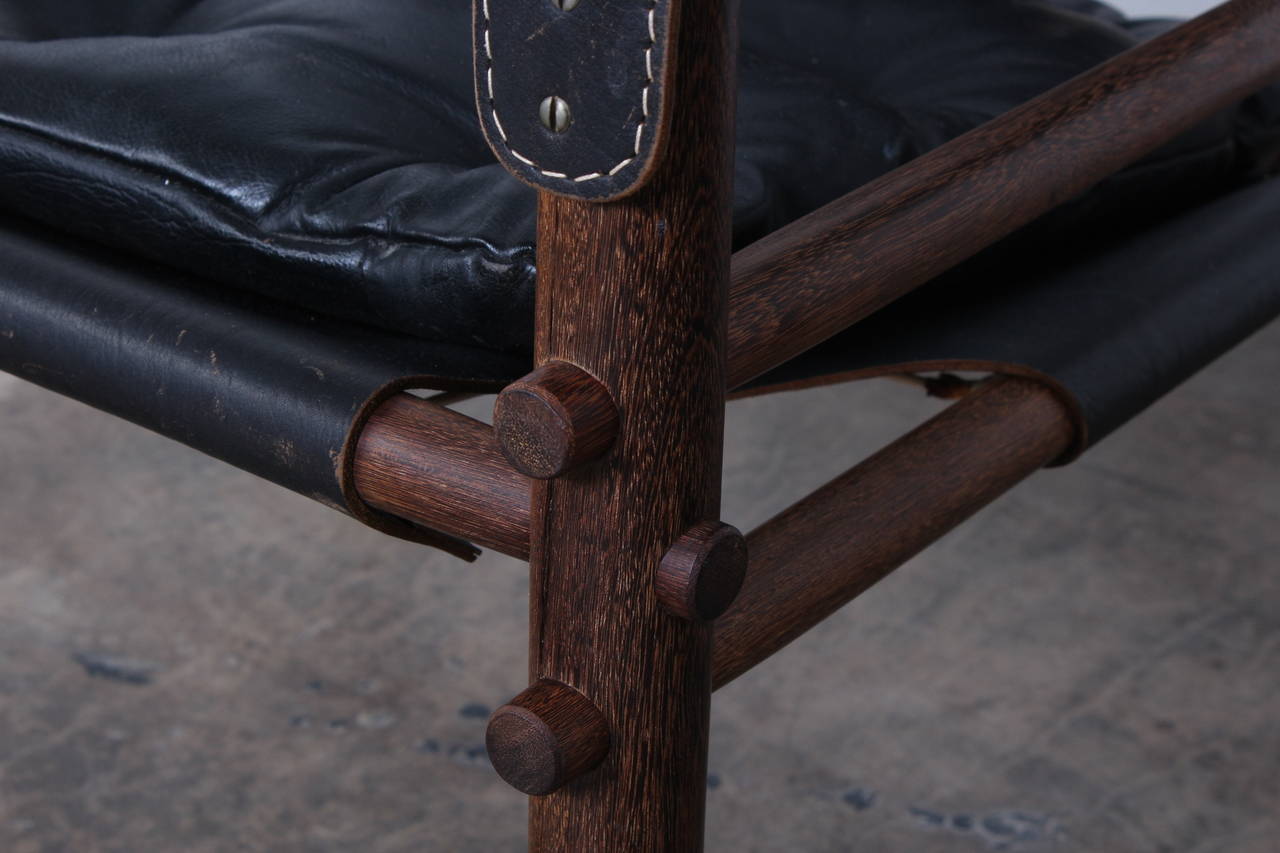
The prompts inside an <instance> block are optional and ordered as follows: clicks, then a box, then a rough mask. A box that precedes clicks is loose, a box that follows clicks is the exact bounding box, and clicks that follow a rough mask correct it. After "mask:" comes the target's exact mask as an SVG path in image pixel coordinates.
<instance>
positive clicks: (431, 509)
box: [352, 394, 530, 558]
mask: <svg viewBox="0 0 1280 853" xmlns="http://www.w3.org/2000/svg"><path fill="white" fill-rule="evenodd" d="M352 476H353V478H354V482H355V487H356V492H357V493H358V494H359V495H360V497H361V499H363V500H364V501H365V502H366V503H368V504H369V505H371V506H374V507H376V508H378V509H380V510H382V511H383V512H389V513H391V514H392V515H397V516H400V517H401V518H407V519H409V520H411V521H416V522H418V523H419V524H424V525H426V526H427V527H430V528H432V529H435V530H442V531H447V532H449V533H452V534H453V535H455V536H461V537H463V538H465V539H469V540H471V541H472V542H475V543H477V544H479V545H483V546H485V547H487V548H492V549H494V550H495V551H501V552H502V553H504V554H510V555H512V556H515V557H520V558H525V557H527V556H528V554H529V494H530V484H529V480H527V479H525V478H524V477H522V476H520V475H519V474H517V473H516V472H515V471H513V470H512V469H511V466H510V465H509V464H508V463H507V460H506V459H504V458H503V456H502V452H501V451H500V450H499V449H498V442H497V441H496V440H495V439H494V436H493V430H492V429H491V428H490V427H489V426H488V425H487V424H484V423H481V422H480V421H477V420H475V419H473V418H469V417H467V416H466V415H463V414H461V413H459V412H454V411H450V410H449V409H446V408H444V407H443V406H437V405H436V404H434V403H430V402H428V401H426V400H421V399H418V398H417V397H413V396H410V395H409V394H398V395H396V396H395V397H392V398H391V399H389V400H387V402H385V403H383V404H382V405H381V406H379V407H378V409H377V410H376V411H375V412H374V413H373V414H372V415H371V416H370V417H369V420H368V422H367V423H366V424H365V426H364V429H363V431H362V432H361V433H360V440H359V444H358V445H357V448H356V457H355V467H354V470H353V472H352Z"/></svg>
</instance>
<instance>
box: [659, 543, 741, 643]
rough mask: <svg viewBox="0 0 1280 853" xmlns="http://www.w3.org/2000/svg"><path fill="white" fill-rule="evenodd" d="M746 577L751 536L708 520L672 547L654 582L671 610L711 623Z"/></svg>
mask: <svg viewBox="0 0 1280 853" xmlns="http://www.w3.org/2000/svg"><path fill="white" fill-rule="evenodd" d="M746 576H747V540H746V537H744V536H743V535H742V533H740V532H739V531H738V529H737V528H736V527H733V526H731V525H728V524H725V523H724V522H721V521H704V522H702V523H701V524H697V525H695V526H694V527H693V528H692V529H690V530H689V531H688V532H687V533H685V534H684V535H683V536H681V537H680V538H679V539H678V540H677V541H676V544H674V545H672V546H671V550H670V551H668V552H667V554H666V556H664V557H663V558H662V563H661V564H660V565H659V566H658V574H657V577H656V578H655V581H654V586H655V588H656V591H657V594H658V600H659V601H661V602H662V606H663V607H665V608H667V610H669V611H671V612H672V613H674V614H675V615H677V616H681V617H683V618H685V619H691V620H694V621H698V622H711V621H712V620H714V619H715V618H716V617H718V616H720V614H722V613H724V612H725V611H726V610H728V609H729V605H731V604H733V600H734V599H735V598H736V597H737V596H738V590H740V589H742V582H743V580H744V579H745V578H746Z"/></svg>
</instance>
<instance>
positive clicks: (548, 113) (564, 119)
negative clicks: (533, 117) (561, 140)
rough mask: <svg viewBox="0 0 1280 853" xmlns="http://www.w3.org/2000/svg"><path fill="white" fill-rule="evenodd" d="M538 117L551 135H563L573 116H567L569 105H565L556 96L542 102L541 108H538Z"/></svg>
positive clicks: (562, 99) (561, 99)
mask: <svg viewBox="0 0 1280 853" xmlns="http://www.w3.org/2000/svg"><path fill="white" fill-rule="evenodd" d="M538 115H539V116H540V117H541V118H542V124H543V126H544V127H546V129H547V130H550V131H552V132H553V133H564V132H565V131H566V130H568V129H569V125H570V124H571V123H572V122H573V116H572V115H570V114H569V105H568V104H567V103H565V100H564V98H561V97H558V96H556V95H552V96H551V97H549V98H547V99H546V100H544V101H543V102H542V106H541V107H539V108H538Z"/></svg>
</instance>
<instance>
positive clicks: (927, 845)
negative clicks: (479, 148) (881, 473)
mask: <svg viewBox="0 0 1280 853" xmlns="http://www.w3.org/2000/svg"><path fill="white" fill-rule="evenodd" d="M1277 375H1280V326H1273V327H1271V328H1270V329H1268V330H1266V331H1264V332H1263V333H1261V334H1260V335H1259V336H1257V337H1256V338H1254V339H1253V340H1251V341H1249V342H1247V343H1246V344H1245V345H1243V346H1242V347H1240V348H1239V349H1237V350H1236V351H1235V352H1233V353H1232V354H1230V355H1229V356H1228V357H1226V358H1224V359H1223V360H1222V361H1220V362H1219V363H1218V364H1216V365H1215V366H1213V367H1212V368H1210V369H1209V370H1208V371H1206V372H1205V373H1204V374H1202V375H1201V376H1199V377H1197V378H1196V379H1195V380H1193V381H1192V382H1190V383H1189V384H1187V385H1186V386H1184V387H1183V388H1182V389H1180V390H1179V391H1178V392H1177V393H1175V394H1174V395H1172V396H1171V397H1169V398H1168V399H1167V400H1165V401H1164V402H1162V403H1161V404H1160V405H1159V406H1157V407H1156V408H1154V409H1153V410H1152V411H1150V412H1148V413H1147V414H1146V415H1144V416H1143V417H1142V418H1140V419H1139V420H1138V421H1136V422H1135V423H1134V424H1132V425H1131V426H1130V427H1129V428H1128V429H1126V430H1124V431H1123V432H1121V433H1120V434H1118V435H1116V436H1114V437H1113V438H1112V439H1110V440H1108V441H1107V442H1106V443H1104V444H1103V445H1102V446H1100V447H1099V448H1098V449H1097V450H1096V451H1094V452H1092V453H1091V454H1089V455H1088V456H1086V457H1085V458H1084V459H1083V460H1082V461H1081V462H1079V463H1078V464H1076V465H1074V466H1072V467H1070V468H1068V469H1065V470H1057V471H1049V472H1045V473H1043V474H1040V475H1038V476H1037V477H1035V478H1033V479H1032V480H1030V481H1029V482H1027V483H1025V484H1023V485H1022V486H1020V487H1019V488H1018V489H1016V490H1015V491H1014V492H1012V493H1011V494H1010V495H1008V496H1007V497H1005V498H1004V499H1003V500H1001V501H999V502H998V503H996V504H995V505H994V506H992V507H991V508H989V509H988V510H986V511H984V512H983V513H982V514H981V515H980V516H979V517H978V518H977V519H975V520H974V521H972V522H971V523H969V524H968V525H967V526H965V527H963V528H961V529H960V530H958V531H957V532H955V533H953V534H952V535H950V536H949V537H947V538H946V539H945V540H943V541H942V542H941V543H940V544H939V545H937V546H936V547H935V548H933V549H932V550H930V551H928V552H927V553H926V554H924V555H923V556H921V557H919V558H918V559H916V560H914V561H913V562H912V563H910V564H909V565H908V566H906V567H905V568H903V569H902V570H901V571H900V572H898V573H897V574H895V575H893V576H892V577H891V578H890V579H888V580H887V581H885V582H884V583H883V584H881V585H880V586H878V587H876V588H875V589H874V590H872V591H871V592H870V593H868V594H867V595H866V596H864V597H863V598H862V599H860V600H859V601H857V602H856V603H855V604H853V605H852V606H850V607H848V608H847V609H846V610H844V611H843V612H841V613H840V614H838V615H837V616H835V617H833V618H832V619H830V620H828V621H827V622H826V623H824V624H823V625H822V626H820V627H819V628H818V629H816V630H815V631H813V632H812V633H811V634H810V635H808V636H806V637H805V638H804V639H803V640H801V641H800V642H798V643H796V644H795V645H793V646H792V647H791V648H789V649H787V650H786V651H785V652H783V653H782V654H780V655H779V656H778V657H777V658H775V659H774V660H773V661H771V662H770V663H769V664H766V665H765V666H763V667H761V668H759V669H757V670H756V671H754V672H752V673H751V674H749V675H748V676H746V677H744V678H742V679H741V680H740V681H738V682H736V683H735V684H733V685H731V686H730V687H729V688H727V689H726V690H724V691H723V692H722V693H720V694H717V696H716V702H715V708H714V711H713V729H714V735H713V745H712V754H711V769H712V774H713V775H712V777H711V780H710V787H711V790H710V792H709V818H708V824H709V826H708V836H709V845H708V846H709V849H710V850H712V851H720V850H723V851H729V850H735V851H753V850H762V851H766V850H767V851H774V850H783V851H800V850H803V851H846V850H857V851H903V850H910V851H924V852H925V853H929V851H982V850H988V849H990V850H1008V851H1038V850H1052V851H1178V853H1182V852H1183V851H1199V853H1209V851H1233V853H1275V851H1277V850H1280V841H1277V838H1280V572H1278V571H1277V568H1280V558H1278V557H1277V554H1278V553H1280V429H1277V427H1276V422H1277V415H1280V404H1278V403H1277V398H1276V390H1277V389H1276V379H1275V377H1276V376H1277ZM0 383H2V384H0V470H2V471H3V472H4V474H3V483H4V489H3V497H0V537H2V538H0V542H2V543H3V547H2V548H0V851H4V853H54V851H74V852H75V853H82V851H84V852H85V853H87V852H88V851H119V852H120V853H151V851H159V852H160V853H168V852H169V851H184V852H185V851H191V853H197V852H198V851H242V850H253V851H325V852H326V853H327V851H335V852H336V851H361V853H366V852H368V851H377V852H378V853H380V852H381V851H417V850H441V851H472V850H474V851H505V850H520V849H522V848H523V847H524V842H523V831H524V827H523V823H524V802H523V799H522V798H521V797H520V796H518V795H517V794H515V793H513V792H512V791H511V790H509V789H507V788H506V787H505V786H504V785H503V784H502V783H501V782H500V781H498V780H497V778H496V777H495V776H494V774H493V773H492V771H491V770H490V768H489V767H488V766H487V764H486V760H485V757H484V753H483V747H482V741H483V732H484V725H485V717H486V715H487V714H488V711H489V709H490V708H491V707H493V706H494V705H495V703H500V702H501V701H503V700H505V699H506V698H508V697H509V696H511V695H513V694H514V693H516V692H517V691H518V690H519V689H521V688H522V687H523V686H524V667H525V661H524V631H525V620H526V610H525V594H526V590H527V581H526V578H525V572H524V569H523V567H522V565H520V564H518V563H516V562H514V561H511V560H508V559H505V558H501V557H497V556H493V555H486V556H485V557H484V558H482V559H481V561H480V562H479V563H478V564H475V565H466V564H463V563H461V562H458V561H455V560H452V559H449V558H446V557H442V556H440V555H437V554H434V553H432V552H430V551H427V550H423V549H421V548H417V547H413V546H409V545H406V544H403V543H400V542H396V541H392V540H389V539H384V538H382V537H380V536H378V535H377V534H374V533H372V532H369V531H367V530H365V529H363V528H361V527H360V526H358V525H356V524H355V523H353V522H350V521H348V520H346V519H344V518H341V517H339V516H337V515H335V514H333V513H332V512H331V511H329V510H326V509H324V508H323V507H320V506H318V505H315V504H312V503H310V502H309V501H307V500H305V499H303V498H300V497H297V496H294V495H292V494H289V493H286V492H284V491H282V490H279V489H277V488H276V487H274V486H271V485H268V484H266V483H263V482H259V481H257V480H255V479H254V478H252V477H250V476H248V475H246V474H242V473H240V472H238V471H235V470H232V469H230V468H228V467H225V466H223V465H220V464H219V463H215V462H213V461H211V460H208V459H205V458H203V457H201V456H200V455H198V454H196V453H194V452H191V451H189V450H186V449H185V448H182V447H180V446H178V445H176V444H173V443H170V442H168V441H166V440H164V439H161V438H157V437H155V436H153V435H150V434H147V433H144V432H142V431H141V430H138V429H136V428H134V427H132V426H129V425H127V424H125V423H123V422H119V421H116V420H113V419H111V418H109V417H107V416H105V415H102V414H99V413H97V412H94V411H91V410H89V409H87V408H85V407H83V406H80V405H78V404H76V403H73V402H69V401H67V400H63V399H59V398H56V397H54V396H52V395H50V394H48V393H46V392H43V391H41V390H39V389H37V388H34V387H32V386H29V385H25V384H22V383H19V382H17V381H16V380H10V379H0ZM937 408H938V404H937V403H935V402H933V401H930V400H927V399H924V398H922V397H920V396H919V395H918V392H916V391H915V390H914V389H911V388H908V387H905V386H899V385H896V384H892V383H869V384H864V385H860V386H848V387H839V388H829V389H822V390H817V391H810V392H804V393H801V394H795V395H787V396H779V397H773V398H765V399H759V400H752V401H746V402H742V403H737V404H734V405H733V407H732V409H731V416H730V421H731V423H730V432H729V441H728V462H727V472H726V477H727V488H726V496H727V503H728V506H727V509H726V517H727V518H728V519H730V520H732V521H734V522H736V523H738V524H740V525H742V526H744V527H749V526H751V525H753V524H754V523H757V522H759V521H761V520H763V519H764V518H766V517H767V516H768V515H770V514H772V512H774V511H776V510H777V509H780V508H781V507H783V506H784V505H786V504H787V503H789V502H790V501H791V500H793V499H794V498H796V497H798V496H800V495H801V494H803V493H804V492H806V491H807V490H809V489H811V488H812V487H814V486H816V485H818V484H820V483H821V482H823V481H824V480H826V479H828V478H829V477H830V476H832V475H833V474H834V473H836V472H838V471H840V470H843V468H844V467H846V466H848V465H849V464H852V463H853V462H855V461H857V460H858V459H859V458H861V457H862V456H864V455H866V454H867V453H868V452H870V451H872V450H874V449H875V448H876V447H877V446H879V445H881V444H883V443H885V442H886V441H888V440H889V439H891V438H893V437H894V436H896V435H897V434H899V433H901V432H903V431H904V430H905V429H907V428H908V427H910V426H912V425H913V424H915V423H916V422H918V421H919V420H921V419H923V418H924V417H926V416H927V415H928V414H930V413H931V412H933V411H935V410H936V409H937Z"/></svg>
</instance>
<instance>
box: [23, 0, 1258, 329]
mask: <svg viewBox="0 0 1280 853" xmlns="http://www.w3.org/2000/svg"><path fill="white" fill-rule="evenodd" d="M468 21H469V3H468V2H467V0H377V2H376V3H371V2H369V1H368V0H203V2H196V0H130V2H113V3H105V2H102V0H45V2H41V3H33V2H30V0H0V37H3V38H5V39H7V40H6V41H0V79H3V80H4V81H5V83H4V85H3V86H0V207H3V208H7V209H9V210H11V211H15V212H18V213H21V214H22V215H25V216H28V217H32V218H34V219H36V220H38V221H41V222H43V223H46V224H48V225H51V226H54V227H56V228H59V229H65V230H67V231H69V232H72V233H74V234H76V235H78V236H81V237H85V238H89V239H90V240H92V241H95V242H98V243H101V244H106V245H109V246H113V247H117V248H121V249H124V250H126V251H128V252H133V253H137V254H140V255H142V256H145V257H149V258H152V259H156V260H159V261H163V262H165V263H169V264H174V265H177V266H179V267H183V268H185V269H187V270H190V271H194V272H197V273H200V274H201V275H203V276H206V277H209V278H212V279H213V280H215V281H216V282H219V283H221V284H222V285H224V286H227V287H232V288H237V289H243V290H248V291H254V292H257V293H259V294H261V295H265V296H267V297H270V298H273V299H276V300H279V301H282V302H287V303H292V304H296V305H300V306H304V307H307V308H310V309H312V310H314V311H318V312H322V313H325V314H329V315H331V316H336V317H342V318H346V319H351V320H358V321H360V322H363V323H367V324H372V325H375V326H381V327H384V328H388V329H395V330H399V331H402V332H407V333H410V334H413V335H417V336H420V337H423V338H428V339H431V340H434V341H442V342H453V343H460V344H466V345H470V346H472V347H479V348H481V349H484V350H488V351H492V352H523V351H527V348H528V347H529V343H530V339H531V332H532V298H533V277H534V251H533V234H534V212H533V210H534V208H533V196H532V191H531V190H529V189H527V188H526V187H524V186H522V185H520V184H518V183H517V182H516V181H515V180H514V179H512V178H510V177H509V176H507V175H506V174H505V173H504V172H503V171H502V169H501V168H500V167H499V166H497V165H496V164H495V163H494V161H493V156H492V155H491V154H490V153H489V151H488V148H487V147H486V145H485V143H484V142H483V140H482V138H481V134H480V131H479V129H478V125H477V121H476V118H475V108H474V101H473V95H472V90H471V77H470V67H471V65H470V49H471V46H470V39H469V22H468ZM1151 30H1152V26H1151V25H1141V26H1134V25H1130V24H1127V23H1125V22H1124V20H1123V19H1122V18H1121V17H1120V16H1119V15H1118V14H1117V13H1116V12H1114V11H1113V10H1111V9H1109V8H1107V7H1104V6H1101V5H1099V4H1096V3H1092V2H1087V0H1058V2H1049V0H929V2H924V0H920V2H909V3H908V2H903V0H865V2H856V3H854V2H849V0H788V2H785V3H778V2H764V0H744V2H743V36H742V42H743V47H742V54H741V80H742V82H741V97H740V107H739V114H740V119H739V134H738V153H737V194H736V200H735V231H736V237H737V240H738V242H739V243H740V244H741V243H745V242H748V241H750V240H753V239H755V238H758V237H759V236H761V235H763V234H764V233H767V232H768V231H769V230H771V229H774V228H777V227H778V226H780V225H782V224H784V223H786V222H788V221H790V220H792V219H794V218H796V217H797V216H799V215H802V214H804V213H806V212H808V211H809V210H812V209H813V208H815V207H817V206H819V205H820V204H822V203H824V202H826V201H829V200H830V199H832V198H834V197H836V196H838V195H840V194H842V193H844V192H846V191H848V190H849V189H852V188H854V187H856V186H858V185H859V184H862V183H864V182H866V181H867V180H869V179H871V178H873V177H875V176H877V175H879V174H881V173H883V172H885V171H887V170H889V169H891V168H893V167H895V166H897V165H900V164H901V163H903V162H905V161H906V160H908V159H910V158H912V157H914V156H917V155H918V154H920V153H922V152H923V151H926V150H928V149H930V148H932V147H934V146H936V145H938V144H940V143H941V142H943V141H945V140H947V139H949V138H951V137H954V136H956V135H958V134H960V133H962V132H964V131H966V130H968V129H970V128H972V127H974V126H975V125H977V124H979V123H981V122H983V121H985V120H987V119H990V118H992V117H994V116H996V115H998V114H999V113H1001V112H1004V111H1005V110H1007V109H1009V108H1010V107H1012V106H1014V105H1016V104H1018V103H1020V102H1022V101H1025V100H1027V99H1028V98H1030V97H1032V96H1034V95H1036V94H1038V93H1040V92H1042V91H1044V90H1045V89H1048V88H1050V87H1051V86H1053V85H1055V84H1057V83H1059V82H1061V81H1063V80H1065V79H1067V78H1069V77H1071V76H1073V75H1074V74H1076V73H1078V72H1080V71H1082V70H1084V69H1086V68H1088V67H1090V66H1092V65H1094V64H1096V63H1098V62H1100V61H1102V60H1104V59H1106V58H1108V57H1110V56H1112V55H1113V54H1115V53H1118V52H1120V51H1122V50H1124V49H1125V48H1127V47H1129V46H1131V45H1132V44H1134V43H1135V41H1136V40H1137V39H1138V38H1139V34H1141V35H1149V34H1150V32H1151ZM1275 100H1276V99H1275V97H1274V95H1267V96H1262V97H1257V98H1254V99H1251V100H1250V101H1248V102H1246V104H1244V105H1243V106H1241V107H1240V108H1239V109H1237V110H1234V111H1231V112H1229V113H1226V114H1223V115H1220V116H1218V117H1217V118H1216V119H1214V120H1212V121H1210V122H1209V123H1207V124H1206V125H1204V126H1202V127H1201V128H1199V129H1198V130H1197V131H1195V132H1193V133H1191V134H1189V135H1187V136H1185V137H1183V138H1182V139H1181V140H1179V141H1178V142H1176V143H1174V144H1173V145H1171V146H1169V147H1167V148H1166V149H1164V150H1163V151H1161V152H1159V153H1158V154H1157V155H1155V156H1154V157H1152V158H1149V159H1148V160H1147V161H1146V162H1145V163H1143V164H1142V165H1140V166H1139V167H1137V168H1135V169H1132V170H1129V171H1128V172H1126V173H1125V174H1123V175H1121V176H1119V177H1117V178H1114V179H1112V180H1111V181H1110V182H1108V184H1107V185H1105V186H1104V187H1102V188H1100V189H1099V191H1097V192H1095V193H1093V194H1092V195H1091V196H1090V197H1089V198H1087V199H1085V200H1083V201H1082V202H1080V203H1078V204H1076V205H1075V206H1074V207H1073V208H1070V209H1068V210H1066V211H1063V212H1060V213H1058V214H1056V215H1055V217H1054V219H1053V220H1052V222H1053V228H1054V231H1055V237H1056V238H1057V239H1061V235H1062V233H1063V231H1064V229H1067V230H1069V229H1072V228H1075V227H1076V225H1078V224H1079V223H1081V222H1085V221H1087V222H1089V223H1090V224H1092V225H1093V226H1095V227H1096V226H1097V225H1098V223H1099V222H1102V221H1107V222H1113V223H1121V222H1123V223H1125V225H1126V226H1127V225H1132V224H1133V223H1134V222H1137V221H1142V220H1143V219H1145V218H1147V217H1149V216H1150V215H1151V214H1152V212H1153V211H1156V210H1167V209H1169V208H1170V207H1171V206H1177V205H1182V204H1189V203H1190V202H1192V201H1196V200H1199V199H1201V198H1203V197H1204V196H1206V195H1209V194H1213V193H1216V192H1218V191H1220V190H1222V189H1225V188H1226V187H1228V186H1231V185H1234V184H1236V183H1238V182H1240V181H1242V180H1243V179H1245V178H1246V177H1247V176H1249V175H1250V174H1252V173H1254V172H1256V171H1257V170H1258V169H1259V168H1260V164H1261V162H1262V161H1263V160H1264V159H1265V158H1266V157H1268V156H1271V152H1273V151H1274V150H1275V148H1276V142H1277V134H1276V128H1277V126H1278V125H1280V122H1278V121H1277V120H1276V119H1277V116H1280V107H1278V106H1277V104H1276V103H1275Z"/></svg>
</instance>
